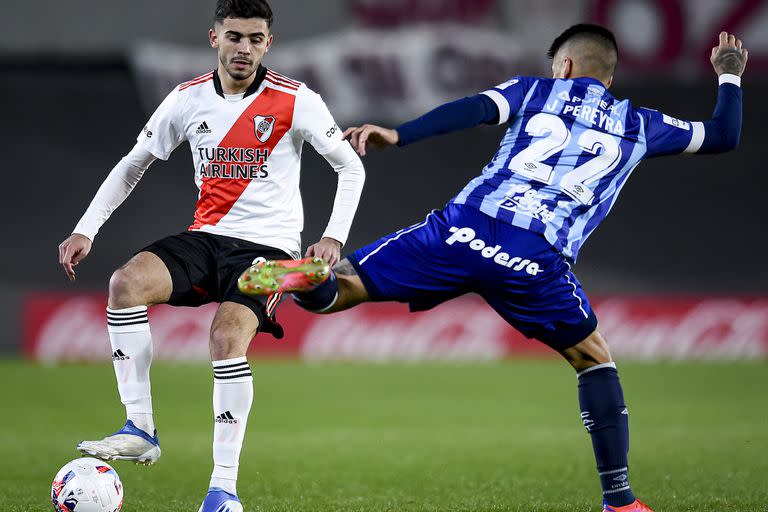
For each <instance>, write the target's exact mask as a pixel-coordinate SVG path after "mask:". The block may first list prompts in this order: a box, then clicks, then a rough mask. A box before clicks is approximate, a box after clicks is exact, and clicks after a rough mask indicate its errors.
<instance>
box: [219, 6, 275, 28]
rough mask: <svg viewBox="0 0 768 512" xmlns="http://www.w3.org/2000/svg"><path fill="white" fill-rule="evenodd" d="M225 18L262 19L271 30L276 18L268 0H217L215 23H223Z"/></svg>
mask: <svg viewBox="0 0 768 512" xmlns="http://www.w3.org/2000/svg"><path fill="white" fill-rule="evenodd" d="M224 18H262V19H264V20H266V22H267V27H270V28H271V27H272V20H273V19H274V16H273V15H272V8H271V7H270V6H269V4H268V3H267V1H266V0H216V12H215V13H214V15H213V21H214V22H215V23H221V22H222V21H224Z"/></svg>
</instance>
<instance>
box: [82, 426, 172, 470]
mask: <svg viewBox="0 0 768 512" xmlns="http://www.w3.org/2000/svg"><path fill="white" fill-rule="evenodd" d="M77 449H78V451H79V452H80V453H82V454H84V455H90V456H92V457H96V458H97V459H101V460H107V461H109V460H130V461H133V462H135V463H137V464H146V465H149V464H154V463H155V462H157V459H159V458H160V441H158V439H157V430H155V435H154V436H150V435H149V434H147V433H146V432H144V431H143V430H141V429H140V428H138V427H137V426H136V425H134V424H133V422H132V421H131V420H128V421H126V422H125V426H123V428H121V429H120V430H118V431H117V432H115V433H114V434H112V435H111V436H107V437H105V438H104V439H102V440H100V441H82V442H80V443H79V444H78V445H77Z"/></svg>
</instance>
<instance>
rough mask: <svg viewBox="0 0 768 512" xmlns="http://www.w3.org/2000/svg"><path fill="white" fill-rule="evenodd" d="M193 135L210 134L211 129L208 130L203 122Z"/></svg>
mask: <svg viewBox="0 0 768 512" xmlns="http://www.w3.org/2000/svg"><path fill="white" fill-rule="evenodd" d="M195 133H211V129H210V128H208V123H206V122H205V121H203V122H202V123H200V126H198V127H197V130H196V131H195Z"/></svg>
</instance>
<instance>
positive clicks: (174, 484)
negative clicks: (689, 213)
mask: <svg viewBox="0 0 768 512" xmlns="http://www.w3.org/2000/svg"><path fill="white" fill-rule="evenodd" d="M252 367H253V373H254V380H255V382H254V384H255V399H254V406H253V409H252V410H251V417H250V420H249V421H250V422H249V425H248V434H247V436H246V441H245V447H244V449H243V455H242V459H241V466H240V483H239V494H240V498H241V500H242V501H243V504H244V507H245V510H246V511H264V512H266V511H291V512H295V511H313V512H314V511H324V510H341V511H374V510H375V511H422V510H423V511H467V512H470V511H471V512H477V511H502V510H505V511H507V510H508V511H547V512H556V511H563V512H565V511H569V512H570V511H599V510H601V509H600V507H599V502H600V490H599V483H598V480H597V477H596V475H595V471H594V461H593V458H592V453H591V444H590V441H589V436H588V435H587V434H586V433H585V432H584V429H583V427H582V426H581V422H580V419H579V409H578V403H577V399H576V378H575V376H574V375H573V373H572V372H571V371H570V370H569V369H567V368H566V367H565V365H564V364H561V363H560V362H559V361H552V362H549V361H515V362H505V363H495V364H488V365H482V364H467V365H448V364H446V365H436V364H431V365H382V366H376V365H340V364H339V365H304V364H300V363H290V362H263V363H253V364H252ZM620 370H621V376H622V381H623V383H624V389H625V393H626V396H627V400H628V402H627V403H628V404H629V408H630V413H631V415H630V422H631V423H630V428H631V432H632V450H631V453H630V476H631V482H632V485H633V489H634V490H635V492H636V493H637V494H638V495H639V496H640V497H641V498H642V499H644V500H645V501H647V502H648V503H649V504H650V505H651V506H653V507H654V509H655V510H656V511H657V512H659V511H675V512H682V511H696V512H705V511H713V512H714V511H718V512H721V511H743V512H752V511H760V512H765V511H768V364H766V363H738V364H716V363H686V364H671V363H670V364H622V365H620ZM212 380H213V379H212V375H211V370H210V367H208V366H203V365H200V366H171V365H161V364H156V365H155V366H154V367H153V393H154V398H155V411H156V416H155V418H156V422H157V423H158V426H159V429H160V440H161V443H162V447H163V456H162V458H161V459H160V461H159V463H158V464H156V465H155V466H152V467H142V466H134V465H132V464H130V463H116V464H115V468H116V469H117V471H118V473H119V474H120V476H121V477H122V480H123V483H124V484H125V489H126V494H125V505H124V507H123V510H125V511H128V512H133V511H142V512H144V511H146V512H150V511H185V512H189V511H192V512H196V511H197V508H198V507H199V504H200V502H201V500H202V498H203V496H204V493H205V490H206V489H207V485H208V477H209V475H210V470H211V462H210V460H211V433H212V429H213V422H212V416H213V412H212V410H211V389H212ZM0 389H2V395H0V396H2V404H3V410H4V414H3V419H2V421H1V422H0V439H2V452H1V453H2V457H0V510H2V511H38V510H43V511H44V510H49V509H52V507H51V505H50V503H49V501H48V495H49V493H50V483H51V480H52V478H53V476H54V474H55V473H56V471H57V470H58V469H59V467H60V466H61V465H63V464H64V463H65V462H67V461H69V460H70V459H73V458H76V457H77V452H76V451H75V450H74V446H75V444H76V442H77V441H79V440H81V439H87V438H94V437H100V436H101V435H103V434H105V433H108V432H111V431H113V430H115V429H116V428H117V427H119V426H120V425H121V424H122V422H123V421H124V417H123V409H122V406H121V405H120V403H119V400H118V398H117V391H116V387H115V383H114V377H113V374H112V368H111V365H107V364H104V365H99V366H64V367H56V368H47V367H41V366H37V365H33V364H29V363H21V362H16V361H0Z"/></svg>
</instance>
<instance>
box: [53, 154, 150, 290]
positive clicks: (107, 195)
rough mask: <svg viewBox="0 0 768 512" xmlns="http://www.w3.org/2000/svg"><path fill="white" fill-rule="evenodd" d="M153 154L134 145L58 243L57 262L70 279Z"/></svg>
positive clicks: (148, 163) (72, 279) (142, 172)
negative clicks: (70, 232) (69, 230)
mask: <svg viewBox="0 0 768 512" xmlns="http://www.w3.org/2000/svg"><path fill="white" fill-rule="evenodd" d="M154 161H155V156H154V155H153V154H152V153H150V152H149V151H147V150H146V149H143V148H141V147H139V145H138V144H137V145H136V146H135V147H134V148H133V149H132V150H131V152H130V153H128V154H127V155H126V156H125V157H123V158H122V159H121V160H120V161H119V162H118V163H117V165H115V167H114V168H113V169H112V171H111V172H110V173H109V175H108V176H107V178H106V179H105V180H104V183H102V184H101V187H99V190H98V191H97V192H96V195H95V196H94V198H93V201H91V204H90V206H88V209H87V210H86V211H85V214H84V215H83V217H82V218H81V219H80V222H78V223H77V226H75V229H74V230H73V232H72V235H70V236H69V237H68V238H67V239H66V240H64V241H63V242H62V243H61V244H59V263H60V264H61V266H62V267H64V272H65V273H66V274H67V277H69V279H70V281H74V280H75V270H74V267H75V266H76V265H77V264H78V263H80V262H81V261H82V260H83V259H84V258H85V257H86V256H87V255H88V253H89V252H90V250H91V245H92V244H93V239H94V238H95V237H96V233H98V231H99V229H100V228H101V226H102V225H103V224H104V223H105V222H106V221H107V219H108V218H109V216H110V215H112V212H113V211H115V208H117V207H118V206H120V205H121V204H122V202H123V201H124V200H125V198H126V197H128V194H130V193H131V191H132V190H133V188H134V187H135V186H136V184H137V183H138V182H139V180H140V179H141V177H142V175H143V174H144V171H145V170H146V169H147V168H148V167H149V165H150V164H151V163H152V162H154Z"/></svg>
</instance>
